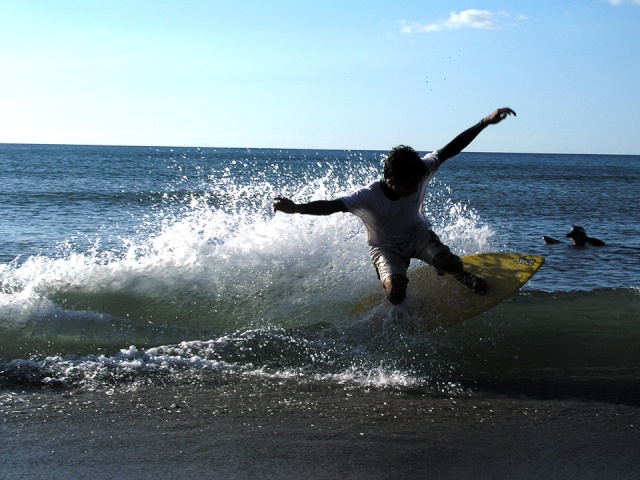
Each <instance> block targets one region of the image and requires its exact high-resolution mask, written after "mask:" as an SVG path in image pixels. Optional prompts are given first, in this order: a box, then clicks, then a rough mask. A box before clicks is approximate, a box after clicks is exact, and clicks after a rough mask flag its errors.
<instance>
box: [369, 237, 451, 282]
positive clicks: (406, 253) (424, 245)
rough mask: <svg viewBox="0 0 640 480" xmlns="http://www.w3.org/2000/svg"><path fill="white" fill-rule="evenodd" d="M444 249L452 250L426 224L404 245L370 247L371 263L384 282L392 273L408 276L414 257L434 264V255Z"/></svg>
mask: <svg viewBox="0 0 640 480" xmlns="http://www.w3.org/2000/svg"><path fill="white" fill-rule="evenodd" d="M442 251H447V252H450V249H449V247H447V246H446V245H445V244H444V243H442V242H441V241H440V238H439V237H438V235H436V234H435V233H434V232H433V230H430V229H429V228H428V227H427V226H426V225H425V226H422V227H419V228H418V229H416V231H415V232H414V234H413V235H412V236H411V239H410V240H409V241H408V242H407V243H406V244H405V245H403V246H400V247H395V246H393V247H391V246H383V247H369V254H370V255H371V263H373V266H374V268H375V269H376V273H377V274H378V278H379V279H380V281H381V282H382V283H383V284H384V281H385V280H386V279H387V278H388V277H390V276H391V275H403V276H405V277H406V275H407V270H408V269H409V265H410V263H411V259H412V258H417V259H419V260H422V261H423V262H426V263H428V264H429V265H433V257H435V256H436V254H438V253H440V252H442Z"/></svg>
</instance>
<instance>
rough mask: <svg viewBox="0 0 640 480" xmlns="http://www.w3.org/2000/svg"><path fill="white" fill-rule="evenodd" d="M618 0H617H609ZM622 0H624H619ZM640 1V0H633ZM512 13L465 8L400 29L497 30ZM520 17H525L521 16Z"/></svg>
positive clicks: (402, 25) (406, 25) (436, 30)
mask: <svg viewBox="0 0 640 480" xmlns="http://www.w3.org/2000/svg"><path fill="white" fill-rule="evenodd" d="M609 1H616V0H609ZM617 1H622V0H617ZM633 1H634V2H635V1H640V0H633ZM510 17H511V15H509V14H508V13H505V12H500V13H494V12H489V11H487V10H464V11H462V12H460V13H457V12H451V13H450V14H449V18H447V19H446V20H440V21H438V22H435V23H416V22H414V23H409V22H407V21H405V20H401V21H400V22H399V24H400V31H401V32H402V33H405V34H412V33H431V32H441V31H443V30H457V29H460V28H475V29H480V30H497V29H499V28H502V27H503V26H504V25H503V21H504V20H505V19H506V18H510ZM518 18H519V19H523V18H524V17H521V16H519V17H518Z"/></svg>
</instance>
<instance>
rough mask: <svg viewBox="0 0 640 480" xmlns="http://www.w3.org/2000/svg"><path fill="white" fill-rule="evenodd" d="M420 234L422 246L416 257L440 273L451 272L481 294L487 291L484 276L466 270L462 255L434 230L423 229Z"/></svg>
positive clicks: (420, 245)
mask: <svg viewBox="0 0 640 480" xmlns="http://www.w3.org/2000/svg"><path fill="white" fill-rule="evenodd" d="M419 235H420V236H419V237H418V240H417V241H416V245H417V246H418V247H422V248H421V249H420V251H419V252H418V254H417V255H416V258H419V259H420V260H422V261H423V262H426V263H428V264H429V265H432V266H433V267H434V268H435V269H436V270H437V271H438V275H442V274H443V273H449V274H451V275H453V276H454V277H455V278H456V279H457V280H459V281H460V282H461V283H462V284H463V285H465V286H466V287H469V288H470V289H472V290H474V291H475V292H477V293H479V294H483V293H485V291H486V290H487V283H486V282H485V281H484V280H483V279H482V278H480V277H477V276H476V275H474V274H472V273H469V272H465V271H464V267H463V265H462V260H461V259H460V257H459V256H458V255H455V254H454V253H452V252H451V249H450V248H449V247H448V246H446V245H445V244H444V243H442V242H441V241H440V238H438V236H437V235H436V234H435V233H434V232H433V231H431V230H427V231H426V232H425V231H424V230H423V231H422V232H420V234H419Z"/></svg>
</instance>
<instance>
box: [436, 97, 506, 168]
mask: <svg viewBox="0 0 640 480" xmlns="http://www.w3.org/2000/svg"><path fill="white" fill-rule="evenodd" d="M509 115H513V116H514V117H515V116H516V112H514V111H513V110H511V109H510V108H508V107H505V108H499V109H497V110H496V111H494V112H492V113H490V114H489V115H487V116H486V117H484V118H483V119H482V120H480V121H479V122H478V123H477V124H475V125H474V126H473V127H471V128H469V129H467V130H465V131H464V132H462V133H461V134H460V135H458V136H457V137H456V138H454V139H453V140H451V141H450V142H449V143H448V144H447V145H446V146H445V147H444V148H443V149H442V150H440V155H439V157H440V163H443V162H444V161H446V160H448V159H450V158H451V157H455V156H456V155H457V154H459V153H460V152H461V151H462V150H464V149H465V148H466V147H467V145H469V144H470V143H471V142H472V141H473V140H474V139H475V138H476V137H477V136H478V134H479V133H480V132H481V131H482V130H484V129H485V127H486V126H487V125H495V124H497V123H500V122H501V121H502V120H504V119H505V118H507V116H509Z"/></svg>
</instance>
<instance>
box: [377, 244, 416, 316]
mask: <svg viewBox="0 0 640 480" xmlns="http://www.w3.org/2000/svg"><path fill="white" fill-rule="evenodd" d="M369 253H370V254H371V262H372V263H373V266H374V267H375V269H376V273H377V274H378V278H379V279H380V281H381V282H382V286H383V287H384V289H385V291H386V292H387V298H388V299H389V301H390V302H391V303H393V304H394V305H398V304H399V303H402V301H403V300H404V299H405V298H406V296H407V284H408V283H409V280H408V279H407V275H406V273H407V269H408V268H409V262H410V261H411V259H410V258H406V257H405V256H403V255H402V254H400V253H399V252H396V251H394V250H390V249H383V248H378V247H371V248H370V249H369Z"/></svg>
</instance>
